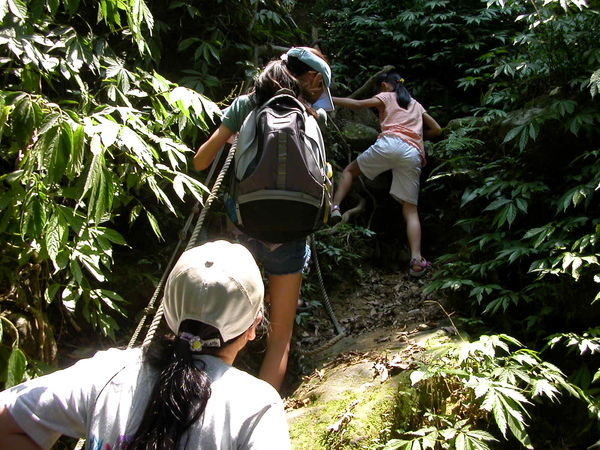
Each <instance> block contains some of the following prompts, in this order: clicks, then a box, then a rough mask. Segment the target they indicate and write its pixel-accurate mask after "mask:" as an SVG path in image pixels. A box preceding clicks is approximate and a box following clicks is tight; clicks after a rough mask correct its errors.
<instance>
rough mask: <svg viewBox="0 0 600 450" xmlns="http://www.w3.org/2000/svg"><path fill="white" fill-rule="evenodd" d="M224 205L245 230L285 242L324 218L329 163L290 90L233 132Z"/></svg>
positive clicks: (311, 120) (313, 126)
mask: <svg viewBox="0 0 600 450" xmlns="http://www.w3.org/2000/svg"><path fill="white" fill-rule="evenodd" d="M234 167H235V173H234V176H233V177H232V185H231V188H230V191H229V198H227V199H226V205H227V210H228V213H229V216H230V218H231V220H232V221H233V223H234V224H235V225H236V226H237V227H238V228H239V229H240V230H241V231H243V232H244V233H245V234H246V235H248V236H250V237H252V238H255V239H259V240H261V241H264V242H272V243H278V242H289V241H293V240H296V239H300V238H303V237H306V236H308V235H309V234H311V233H312V232H313V231H314V230H315V229H316V228H317V227H318V226H319V225H321V224H322V223H324V222H327V218H328V216H329V208H330V205H331V193H332V184H331V175H332V174H331V166H330V165H329V164H328V163H327V161H326V157H325V145H324V144H323V137H322V136H321V131H320V129H319V125H318V124H317V120H316V119H315V118H314V117H313V116H312V115H310V114H308V113H307V111H306V109H305V107H304V105H302V103H300V101H298V99H297V98H296V97H294V96H293V95H291V92H290V91H280V92H279V93H278V94H277V95H275V96H274V97H273V98H271V99H270V100H268V101H267V102H266V103H265V104H263V105H261V106H259V107H258V108H255V109H254V110H252V112H251V113H250V114H249V115H248V117H246V119H245V121H244V123H243V125H242V127H241V129H240V133H239V136H238V138H237V150H236V153H235V157H234Z"/></svg>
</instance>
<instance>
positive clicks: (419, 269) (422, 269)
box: [409, 258, 431, 277]
mask: <svg viewBox="0 0 600 450" xmlns="http://www.w3.org/2000/svg"><path fill="white" fill-rule="evenodd" d="M430 268H431V263H430V262H429V261H426V260H425V258H421V261H417V259H416V258H413V259H412V260H411V261H410V271H409V273H410V275H411V276H413V277H422V276H423V275H425V274H426V273H427V272H428V271H429V269H430Z"/></svg>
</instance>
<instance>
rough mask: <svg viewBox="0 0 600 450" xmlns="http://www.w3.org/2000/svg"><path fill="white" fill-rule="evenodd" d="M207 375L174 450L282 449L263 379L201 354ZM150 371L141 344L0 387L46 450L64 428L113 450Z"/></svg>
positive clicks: (128, 432)
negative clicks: (205, 395)
mask: <svg viewBox="0 0 600 450" xmlns="http://www.w3.org/2000/svg"><path fill="white" fill-rule="evenodd" d="M198 359H199V360H201V361H203V362H204V363H205V370H206V372H207V374H208V376H209V378H210V379H211V381H212V384H211V390H212V394H211V396H210V399H209V400H208V403H207V405H206V410H205V411H204V413H203V415H202V416H201V417H200V419H199V420H198V421H197V422H196V424H194V425H193V426H192V428H191V429H190V430H189V431H188V433H187V434H186V435H184V436H183V437H182V439H181V441H180V446H179V448H181V449H186V448H187V449H199V448H203V449H204V448H206V449H219V450H221V449H274V450H280V449H290V448H291V444H290V438H289V433H288V427H287V422H286V416H285V411H284V408H283V402H282V400H281V397H280V396H279V394H278V393H277V391H276V390H275V389H274V388H273V387H272V386H271V385H270V384H268V383H266V382H264V381H262V380H259V379H257V378H255V377H253V376H252V375H250V374H248V373H246V372H243V371H241V370H238V369H236V368H234V367H232V366H230V365H228V364H225V363H224V362H223V361H221V360H220V359H219V358H216V357H212V356H207V355H202V356H199V357H198ZM155 379H156V373H155V371H154V370H152V369H151V368H149V367H148V366H147V365H144V364H142V352H141V349H139V348H137V349H128V350H117V349H111V350H107V351H101V352H98V353H96V355H95V356H93V357H92V358H89V359H84V360H81V361H79V362H77V363H76V364H74V365H73V366H71V367H69V368H67V369H65V370H59V371H57V372H54V373H52V374H50V375H46V376H43V377H40V378H36V379H34V380H31V381H28V382H26V383H22V384H20V385H18V386H15V387H13V388H11V389H8V390H6V391H4V392H2V393H0V403H2V404H5V405H6V406H7V408H8V410H9V411H10V413H11V415H12V416H13V418H14V419H15V420H16V422H17V423H18V424H19V426H20V427H21V428H22V429H23V430H24V431H25V432H26V433H27V434H28V435H29V436H30V437H31V438H32V439H33V440H35V441H36V442H37V443H38V444H39V445H40V446H41V447H43V448H45V449H49V448H50V447H52V445H53V444H54V443H55V442H56V440H57V439H58V438H59V437H60V435H61V434H65V435H68V436H72V437H76V438H77V437H85V438H86V448H88V449H93V450H106V449H112V450H118V449H121V448H122V445H123V443H124V442H125V441H127V440H128V439H129V438H131V437H132V436H133V434H134V433H135V431H136V429H137V427H138V425H139V421H140V420H141V417H142V414H143V412H144V409H145V407H146V404H147V401H148V398H149V395H150V392H151V390H152V381H153V380H155Z"/></svg>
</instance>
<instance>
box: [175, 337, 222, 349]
mask: <svg viewBox="0 0 600 450" xmlns="http://www.w3.org/2000/svg"><path fill="white" fill-rule="evenodd" d="M179 339H183V340H184V341H187V342H189V343H190V350H191V351H192V352H195V353H197V352H201V351H202V349H203V348H204V347H220V346H221V341H220V340H219V338H212V339H207V340H204V339H202V338H201V337H199V336H194V335H193V334H191V333H185V332H184V333H181V334H180V335H179Z"/></svg>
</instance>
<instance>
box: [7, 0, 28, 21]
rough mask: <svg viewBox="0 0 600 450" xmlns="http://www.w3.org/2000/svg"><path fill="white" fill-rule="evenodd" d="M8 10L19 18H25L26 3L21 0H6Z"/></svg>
mask: <svg viewBox="0 0 600 450" xmlns="http://www.w3.org/2000/svg"><path fill="white" fill-rule="evenodd" d="M7 3H8V9H9V11H10V12H11V13H12V14H14V15H15V16H16V17H18V18H19V19H21V20H25V19H27V5H26V4H25V2H23V1H22V0H7Z"/></svg>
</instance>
